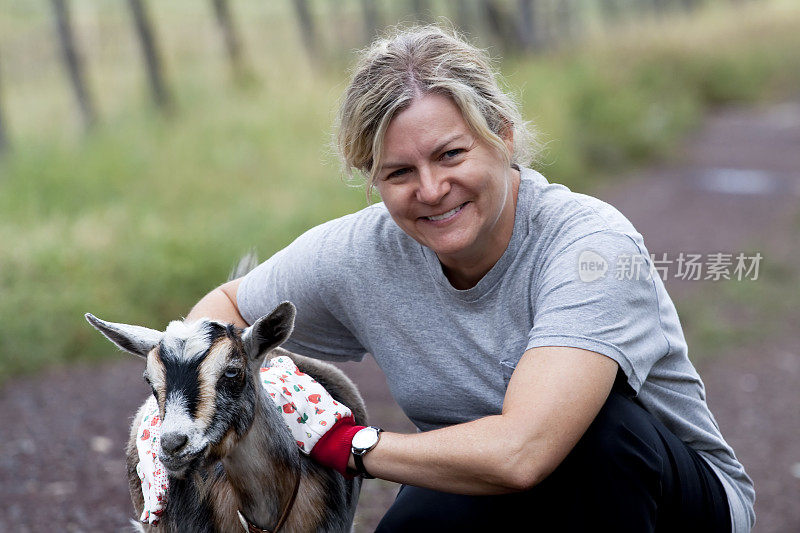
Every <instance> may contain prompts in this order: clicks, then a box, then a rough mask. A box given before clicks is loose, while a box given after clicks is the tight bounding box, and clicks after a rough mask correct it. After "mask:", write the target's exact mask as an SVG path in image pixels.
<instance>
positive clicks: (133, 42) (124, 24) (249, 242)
mask: <svg viewBox="0 0 800 533" xmlns="http://www.w3.org/2000/svg"><path fill="white" fill-rule="evenodd" d="M427 22H434V23H439V24H446V25H452V26H455V27H456V28H458V29H459V30H460V31H462V32H463V33H464V34H466V35H467V36H468V37H469V38H470V39H471V40H472V42H474V43H475V44H477V45H479V46H481V47H485V48H487V49H488V50H489V52H490V54H491V55H492V56H493V57H494V58H495V59H496V60H497V66H498V67H499V68H500V70H501V71H502V74H503V82H504V84H505V86H506V87H507V89H508V90H509V91H510V92H511V93H512V94H515V95H516V96H517V97H518V98H519V100H520V101H521V103H522V104H523V108H524V116H525V117H526V118H527V119H528V120H530V121H531V122H533V124H535V125H536V128H537V129H538V131H539V132H540V135H541V140H542V141H543V142H544V145H545V151H544V153H543V154H542V156H541V157H540V159H539V161H538V162H537V163H536V165H535V168H536V169H537V170H539V171H540V172H542V173H543V174H545V176H546V177H547V178H548V179H549V180H550V181H556V182H560V183H564V184H566V185H568V186H569V187H570V188H572V189H573V190H576V191H579V192H583V193H587V194H591V195H594V196H598V197H600V198H601V199H604V200H606V201H608V202H610V203H612V204H613V205H615V206H616V207H618V208H619V209H620V210H621V211H622V212H623V213H624V214H626V215H627V216H628V217H629V218H630V219H631V221H632V222H633V223H634V225H635V226H636V227H637V229H639V231H640V232H641V233H642V234H643V235H644V237H645V243H646V244H647V245H648V248H649V250H650V252H652V253H653V254H655V257H657V258H658V259H659V260H660V262H659V265H660V266H661V267H663V269H664V271H663V273H662V278H664V280H665V283H666V286H667V289H668V290H669V291H670V294H671V295H672V297H673V299H674V300H675V303H676V306H677V307H678V311H679V314H680V316H681V320H682V322H683V325H684V328H685V331H686V334H687V338H688V341H689V347H690V356H691V358H692V360H693V361H694V362H695V364H696V366H697V367H698V368H699V369H700V372H701V376H702V377H703V378H704V380H705V382H706V386H707V392H708V402H709V405H710V406H711V408H712V411H713V412H714V414H715V415H716V417H717V420H718V422H719V423H720V426H721V429H722V432H723V435H724V436H725V437H726V439H727V440H728V441H729V442H730V443H731V444H732V446H733V447H734V450H735V451H736V453H737V455H738V456H739V459H740V460H741V461H742V463H743V464H744V466H745V468H746V469H747V471H748V472H749V473H750V475H751V476H752V477H753V478H754V480H755V482H756V491H757V497H758V501H757V504H756V512H757V514H758V523H757V525H756V529H755V530H756V531H776V532H778V531H797V530H798V529H800V508H798V506H797V502H798V501H800V392H798V391H799V390H800V389H799V388H798V387H797V382H798V379H800V328H798V326H799V325H800V305H798V304H800V246H798V238H797V234H798V232H799V231H800V207H799V206H800V170H798V169H800V3H798V2H797V1H796V0H452V1H445V0H408V1H406V0H395V1H390V0H338V1H337V0H170V1H168V2H156V1H153V0H0V451H1V453H0V500H2V501H3V502H4V503H3V507H4V512H3V514H2V516H0V531H34V530H38V529H42V528H43V527H52V526H53V525H54V524H58V525H59V527H61V526H63V527H61V528H62V529H64V530H67V531H118V530H123V529H125V527H126V523H127V519H128V518H129V517H130V516H132V508H131V506H130V503H129V500H128V495H127V484H126V481H125V479H124V471H123V454H122V447H123V445H124V441H125V438H126V433H127V425H128V424H129V421H130V418H131V416H132V415H133V412H134V410H135V408H136V406H137V405H138V404H139V403H140V402H141V401H142V399H143V398H144V397H145V396H146V395H147V389H146V388H145V386H144V384H143V383H142V382H141V377H140V376H141V367H140V365H139V362H138V361H133V360H129V359H128V358H127V357H126V356H123V355H120V354H118V353H115V352H114V350H113V348H112V349H109V348H110V345H109V344H107V342H106V341H104V340H103V339H102V338H101V337H100V335H98V334H97V333H96V332H94V331H93V330H92V329H91V328H89V327H88V325H87V324H86V323H85V322H84V320H83V313H85V312H87V311H88V312H92V313H93V314H96V315H98V316H100V317H102V318H105V319H108V320H113V321H120V322H128V323H136V324H141V325H145V326H148V327H152V328H157V329H162V328H163V327H164V326H165V325H166V323H167V322H169V321H170V320H173V319H176V318H178V317H180V316H183V315H185V314H186V313H187V312H188V309H189V308H190V307H191V306H192V305H193V304H194V303H195V302H196V301H197V300H198V299H199V298H200V297H201V296H203V295H204V294H205V293H206V292H207V291H208V290H210V289H211V288H213V287H215V286H216V285H218V284H220V283H221V282H223V281H224V280H225V278H226V276H227V274H228V272H229V270H230V269H231V267H232V266H233V265H234V263H235V262H236V259H237V258H238V257H239V256H241V255H242V254H244V253H245V252H247V251H248V250H250V249H254V250H256V252H257V253H258V255H259V256H260V257H261V258H267V257H269V256H270V255H271V254H273V253H274V252H276V251H277V250H279V249H280V248H281V247H283V246H285V245H286V244H288V243H289V242H291V241H292V240H293V239H294V238H295V237H297V236H298V235H299V234H300V233H302V232H303V231H304V230H306V229H308V228H309V227H312V226H314V225H316V224H319V223H321V222H323V221H326V220H329V219H331V218H335V217H338V216H341V215H343V214H346V213H349V212H353V211H356V210H358V209H360V208H362V207H364V206H366V205H367V200H366V199H365V194H364V190H363V187H360V184H358V183H352V182H348V181H346V180H345V179H344V178H343V177H342V173H341V171H340V169H339V167H338V163H337V161H336V158H335V155H334V154H333V151H332V149H331V147H330V143H331V127H332V123H333V117H334V114H335V110H336V105H337V101H338V98H339V95H340V93H341V91H342V90H343V88H344V87H345V84H346V79H347V69H348V68H349V66H350V65H351V64H352V60H353V58H354V57H355V51H356V50H358V49H360V48H362V47H364V46H366V45H367V44H368V43H369V41H370V40H371V39H372V38H373V37H374V36H376V35H379V34H381V32H382V31H384V29H385V28H386V27H387V26H393V25H396V24H405V25H409V24H413V23H427ZM715 254H721V255H720V256H717V255H715ZM740 254H743V256H744V257H746V258H748V259H749V260H750V262H749V263H748V266H749V267H753V266H754V265H755V267H756V269H755V271H754V270H753V269H752V268H750V269H749V270H748V271H747V272H745V274H746V275H744V276H742V275H741V274H742V272H741V271H740V272H739V274H740V275H739V276H737V272H736V270H735V266H736V258H737V256H739V255H740ZM688 255H695V256H698V257H699V262H701V263H702V265H701V268H702V271H701V272H700V273H699V274H698V275H697V276H696V278H697V279H694V278H695V276H694V273H692V272H689V273H688V274H690V275H687V271H686V270H687V269H686V268H685V266H686V265H685V263H684V262H683V259H685V258H686V257H688ZM756 257H759V258H760V259H759V260H758V261H755V260H754V259H753V258H756ZM726 261H727V262H726ZM713 265H716V267H714V266H713ZM720 265H721V266H720ZM723 267H727V268H723ZM720 270H724V273H726V274H727V275H721V274H719V272H720ZM130 359H133V358H130ZM341 366H342V368H344V369H345V370H346V371H347V372H348V373H350V374H351V375H352V376H353V377H354V378H355V379H356V381H357V382H358V384H359V386H360V387H361V389H362V392H363V393H364V395H365V397H366V398H367V405H368V407H369V409H370V412H371V414H372V416H373V422H375V423H377V424H379V425H383V426H384V427H386V428H389V429H396V430H412V429H413V427H412V426H410V424H409V422H408V421H407V420H406V419H405V417H404V416H403V414H402V412H400V411H399V409H398V408H397V407H396V405H394V403H393V402H392V400H391V398H389V397H388V393H387V391H386V386H385V382H384V380H383V376H382V375H381V374H380V371H379V370H378V369H377V368H376V367H375V365H374V363H373V362H372V361H369V360H365V362H363V363H360V364H354V363H348V364H345V365H341ZM396 490H397V486H396V485H394V484H391V483H388V482H382V481H379V480H373V481H369V482H367V483H366V484H365V488H364V491H363V493H362V503H361V505H360V508H359V515H358V522H357V527H356V530H357V531H371V530H372V529H373V528H374V526H375V524H376V523H377V520H379V518H380V516H381V514H382V513H383V511H384V510H385V509H386V507H387V506H388V505H389V504H390V503H391V500H392V498H393V497H394V494H395V492H396ZM43 503H44V504H45V505H43Z"/></svg>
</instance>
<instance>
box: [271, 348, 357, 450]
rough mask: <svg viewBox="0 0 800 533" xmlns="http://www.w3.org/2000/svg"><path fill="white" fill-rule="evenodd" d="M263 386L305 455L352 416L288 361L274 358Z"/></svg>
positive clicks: (345, 408) (320, 386)
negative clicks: (338, 423) (334, 427)
mask: <svg viewBox="0 0 800 533" xmlns="http://www.w3.org/2000/svg"><path fill="white" fill-rule="evenodd" d="M261 384H262V385H263V386H264V389H265V390H266V392H267V395H268V396H269V397H270V398H271V399H272V401H273V402H275V405H276V406H278V409H279V411H280V413H281V416H283V421H284V422H285V423H286V426H287V427H288V428H289V430H290V431H291V432H292V436H294V440H295V442H297V446H298V447H299V448H300V451H301V452H303V453H305V454H306V455H308V454H309V453H311V449H312V448H313V447H314V445H315V444H316V443H317V442H318V441H319V439H320V437H322V436H323V435H324V434H325V433H326V432H327V431H328V430H329V429H330V428H331V427H333V425H334V424H336V422H338V421H339V420H341V419H342V418H344V417H348V416H352V414H353V413H352V412H351V411H350V409H348V408H347V406H345V405H343V404H341V403H339V402H337V401H336V400H334V399H333V397H332V396H331V395H330V394H328V391H326V390H325V388H324V387H323V386H322V385H320V384H319V383H317V381H316V380H314V379H312V378H311V376H309V375H308V374H304V373H303V372H301V371H300V369H298V368H297V366H296V365H295V364H294V362H293V361H292V360H291V359H290V358H288V357H275V358H273V359H270V361H269V363H268V366H263V367H261Z"/></svg>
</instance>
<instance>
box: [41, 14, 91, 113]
mask: <svg viewBox="0 0 800 533" xmlns="http://www.w3.org/2000/svg"><path fill="white" fill-rule="evenodd" d="M51 1H52V4H53V9H54V11H55V16H56V29H57V31H58V40H59V42H60V43H61V52H62V57H63V60H64V65H65V66H66V67H67V72H69V77H70V81H71V82H72V89H73V91H74V92H75V99H76V100H77V101H78V108H79V109H80V113H81V118H82V119H83V125H84V127H85V128H86V129H89V128H91V126H92V125H93V124H94V122H95V118H96V117H95V108H94V103H93V102H92V97H91V95H90V94H89V89H88V87H87V85H86V78H85V76H84V71H83V62H82V60H81V57H80V54H79V53H78V49H77V47H76V46H75V37H74V35H73V33H72V24H71V22H70V18H69V8H68V7H67V3H66V0H51Z"/></svg>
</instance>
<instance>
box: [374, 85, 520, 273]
mask: <svg viewBox="0 0 800 533" xmlns="http://www.w3.org/2000/svg"><path fill="white" fill-rule="evenodd" d="M505 142H506V145H507V146H508V149H509V152H510V150H511V147H512V145H513V139H512V138H511V135H508V137H507V138H506V139H505ZM376 177H377V184H376V187H377V189H378V191H379V192H380V195H381V198H382V199H383V202H384V204H385V205H386V208H387V209H388V210H389V213H390V214H391V216H392V218H393V219H394V221H395V222H396V223H397V225H398V226H400V228H402V229H403V231H405V232H406V233H407V234H408V235H410V236H411V237H413V238H414V239H415V240H416V241H417V242H419V243H420V244H422V245H423V246H427V247H428V248H430V249H431V250H433V251H434V252H435V253H436V255H437V256H438V257H439V260H440V261H441V263H442V265H444V267H445V272H446V273H448V276H450V273H455V274H456V278H458V279H460V280H462V281H463V280H464V275H466V276H467V278H475V279H472V280H471V281H468V282H467V283H466V284H465V285H466V286H472V285H474V283H477V281H478V280H480V278H481V277H482V276H483V275H484V274H485V273H486V272H488V271H489V269H491V267H492V266H493V265H494V264H495V263H496V262H497V260H498V259H500V256H502V255H503V252H504V251H505V249H506V248H507V247H508V243H509V241H510V239H511V233H512V230H513V228H514V209H515V206H516V192H517V186H518V183H519V181H518V179H519V175H518V172H517V171H516V170H515V169H513V168H511V167H510V166H508V165H507V164H506V162H505V159H504V158H503V156H502V155H501V154H500V153H498V151H497V149H495V148H493V147H491V146H490V145H488V144H487V143H486V142H485V141H483V140H482V139H481V138H480V137H478V136H476V135H475V134H474V133H472V131H471V130H470V128H469V125H468V124H467V123H466V121H465V120H464V118H463V117H462V115H461V111H460V110H459V108H458V107H457V106H456V105H455V103H454V102H453V101H452V100H451V99H450V98H449V97H447V96H443V95H440V94H428V95H425V96H422V97H420V98H418V99H417V100H415V101H414V102H413V103H412V104H411V105H410V106H409V107H407V108H406V109H404V110H403V111H401V112H400V113H398V114H397V115H396V116H395V117H394V118H393V119H392V121H391V122H390V123H389V127H388V129H387V130H386V136H385V138H384V148H383V154H382V158H381V168H380V169H378V173H377V176H376ZM452 281H453V278H452V277H451V282H452ZM454 285H456V284H455V283H454ZM462 285H464V283H462Z"/></svg>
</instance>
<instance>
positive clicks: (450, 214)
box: [425, 204, 464, 220]
mask: <svg viewBox="0 0 800 533" xmlns="http://www.w3.org/2000/svg"><path fill="white" fill-rule="evenodd" d="M462 207H464V204H461V205H460V206H458V207H456V208H455V209H451V210H450V211H448V212H447V213H442V214H441V215H436V216H432V217H425V218H427V219H428V220H444V219H446V218H450V217H451V216H453V215H455V214H456V213H458V212H459V211H461V208H462Z"/></svg>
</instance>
